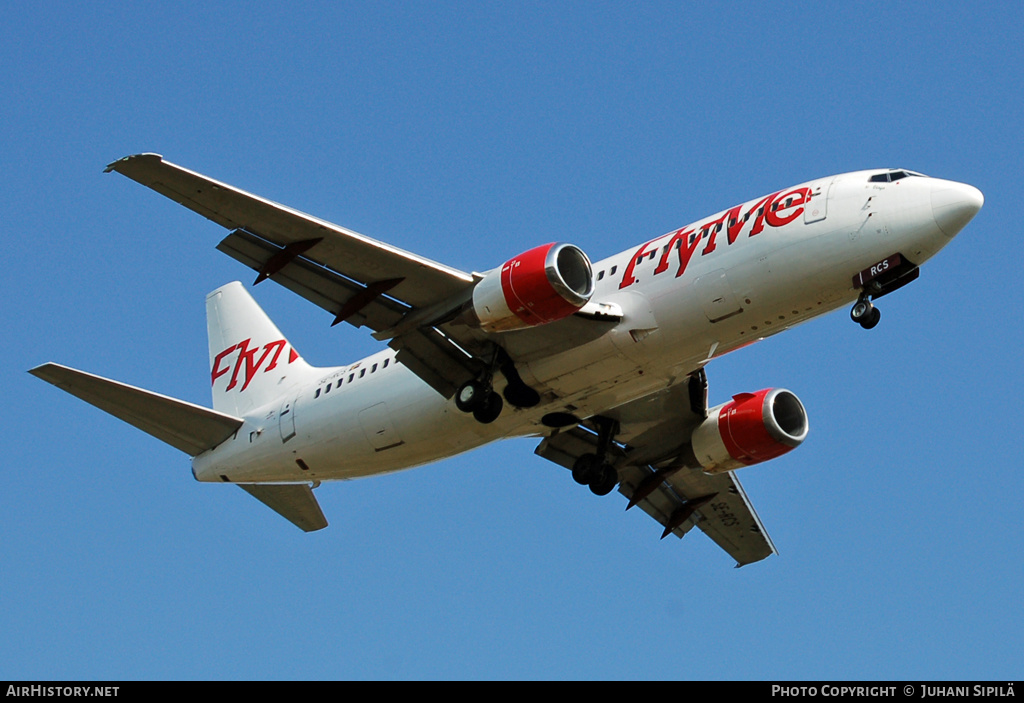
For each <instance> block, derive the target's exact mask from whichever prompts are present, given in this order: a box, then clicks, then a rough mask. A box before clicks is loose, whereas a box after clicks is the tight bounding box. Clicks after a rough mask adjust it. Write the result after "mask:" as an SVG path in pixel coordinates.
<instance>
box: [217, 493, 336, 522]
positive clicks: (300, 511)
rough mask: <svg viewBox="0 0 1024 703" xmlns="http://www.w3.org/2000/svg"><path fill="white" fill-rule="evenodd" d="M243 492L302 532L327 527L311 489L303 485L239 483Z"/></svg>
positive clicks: (325, 519)
mask: <svg viewBox="0 0 1024 703" xmlns="http://www.w3.org/2000/svg"><path fill="white" fill-rule="evenodd" d="M236 485H237V486H238V487H239V488H241V489H242V490H243V491H245V492H246V493H248V494H249V495H251V496H252V497H253V498H255V499H256V500H258V501H260V502H261V503H263V504H264V505H265V506H267V507H268V508H270V509H271V510H273V511H274V512H275V513H277V514H278V515H280V516H281V517H283V518H285V519H286V520H288V521H289V522H290V523H292V524H293V525H295V526H296V527H298V528H299V529H300V530H302V531H304V532H315V531H316V530H322V529H324V528H325V527H327V518H325V517H324V512H323V510H321V509H320V503H318V502H317V500H316V496H314V495H313V489H312V488H310V487H309V485H308V484H305V483H288V484H271V483H239V484H236Z"/></svg>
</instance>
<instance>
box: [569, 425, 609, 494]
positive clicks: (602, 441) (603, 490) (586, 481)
mask: <svg viewBox="0 0 1024 703" xmlns="http://www.w3.org/2000/svg"><path fill="white" fill-rule="evenodd" d="M594 422H595V423H596V424H597V453H595V454H583V455H581V456H580V457H579V458H578V459H576V462H575V463H574V464H573V466H572V479H573V481H575V482H576V483H578V484H580V485H581V486H590V490H591V492H592V493H593V494H594V495H599V496H605V495H608V494H609V493H611V492H612V491H613V490H615V486H616V485H618V483H619V472H618V471H616V470H615V467H614V466H612V465H611V464H610V463H608V461H606V458H607V454H608V447H609V446H610V445H611V443H612V439H613V437H614V436H615V433H616V432H617V431H618V424H619V423H617V422H615V420H609V419H608V418H604V417H595V418H594Z"/></svg>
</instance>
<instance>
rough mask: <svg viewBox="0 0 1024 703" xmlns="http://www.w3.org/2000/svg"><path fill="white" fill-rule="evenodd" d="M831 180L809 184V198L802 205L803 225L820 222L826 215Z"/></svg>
mask: <svg viewBox="0 0 1024 703" xmlns="http://www.w3.org/2000/svg"><path fill="white" fill-rule="evenodd" d="M833 180H834V179H832V178H826V179H825V180H822V181H817V182H816V183H812V184H811V197H810V199H809V200H808V201H807V204H806V205H804V224H806V225H809V224H811V223H812V222H820V221H821V220H824V219H825V217H826V216H827V215H828V199H829V195H830V194H831V193H830V191H831V190H832V182H833Z"/></svg>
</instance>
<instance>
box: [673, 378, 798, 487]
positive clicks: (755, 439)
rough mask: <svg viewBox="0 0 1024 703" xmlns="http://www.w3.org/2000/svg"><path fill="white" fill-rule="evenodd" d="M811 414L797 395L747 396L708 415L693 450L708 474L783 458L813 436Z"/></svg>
mask: <svg viewBox="0 0 1024 703" xmlns="http://www.w3.org/2000/svg"><path fill="white" fill-rule="evenodd" d="M807 430H808V423H807V411H806V410H805V409H804V406H803V403H801V402H800V399H799V398H797V397H796V395H794V394H793V393H792V392H790V391H788V390H785V389H783V388H766V389H764V390H760V391H758V392H757V393H741V394H739V395H736V396H733V399H732V400H731V401H729V402H728V403H724V404H722V405H719V406H718V407H716V408H713V409H712V410H710V411H709V412H708V418H707V419H706V420H705V421H704V422H702V423H701V424H700V425H699V426H698V427H697V429H696V430H694V432H693V440H692V444H693V451H694V455H695V456H696V458H697V461H698V462H699V463H700V465H701V467H702V468H703V469H704V470H705V471H707V472H708V473H718V472H721V471H732V470H734V469H739V468H742V467H744V466H752V465H753V464H760V463H761V462H763V461H768V460H769V459H774V458H775V457H778V456H782V455H783V454H785V453H786V452H789V451H791V450H792V449H794V448H796V447H798V446H800V444H801V443H802V442H803V441H804V439H805V438H806V437H807Z"/></svg>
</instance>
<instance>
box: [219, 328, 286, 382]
mask: <svg viewBox="0 0 1024 703" xmlns="http://www.w3.org/2000/svg"><path fill="white" fill-rule="evenodd" d="M250 342H252V338H249V339H243V340H242V341H241V342H239V343H238V344H234V345H232V346H230V347H228V348H227V349H225V350H224V351H222V352H221V353H220V354H218V355H217V356H216V357H214V360H213V370H212V371H211V372H210V385H213V384H215V383H216V382H217V379H218V378H220V377H221V376H223V375H224V374H226V373H227V372H228V371H230V370H231V364H230V363H228V365H227V366H225V367H223V368H221V362H222V361H224V357H226V356H227V355H228V354H230V353H231V352H233V351H237V352H238V358H236V359H235V368H234V372H233V373H232V374H231V381H230V382H229V383H228V387H227V388H225V389H224V390H226V391H229V390H231V389H232V388H234V387H235V386H237V385H238V372H239V371H241V370H243V368H244V371H245V378H244V381H243V382H242V387H241V388H240V389H239V392H242V391H244V390H245V389H246V388H248V387H249V382H250V381H252V379H253V377H254V376H255V375H256V372H257V371H258V370H259V369H260V367H261V366H263V362H264V361H266V360H267V358H268V357H269V358H270V363H269V364H268V365H267V367H266V368H265V369H263V372H264V373H266V372H267V371H270V370H271V369H273V368H275V367H276V366H277V360H278V358H279V357H280V356H281V352H282V351H284V348H285V346H287V344H288V342H287V341H285V340H283V339H278V340H276V341H274V342H270V343H269V344H264V345H263V354H261V355H260V358H259V359H258V360H257V359H256V352H258V351H259V350H260V345H258V344H257V345H256V346H254V347H252V348H251V349H250V348H249V343H250ZM271 353H273V356H271ZM298 358H299V355H298V353H297V352H296V351H295V350H294V349H290V350H289V351H288V363H289V364H290V363H292V362H294V361H295V360H296V359H298Z"/></svg>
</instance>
